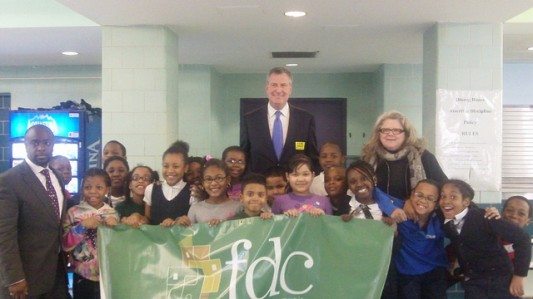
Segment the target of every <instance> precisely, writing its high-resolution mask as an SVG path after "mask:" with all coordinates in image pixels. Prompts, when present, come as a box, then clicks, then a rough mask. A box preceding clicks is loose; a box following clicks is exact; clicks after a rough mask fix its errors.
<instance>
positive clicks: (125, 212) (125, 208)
mask: <svg viewBox="0 0 533 299" xmlns="http://www.w3.org/2000/svg"><path fill="white" fill-rule="evenodd" d="M115 210H116V211H117V213H118V215H119V217H120V218H123V217H129V216H131V214H133V213H139V214H141V215H144V204H140V205H139V204H137V203H135V202H133V200H131V199H127V200H125V201H123V202H121V203H119V204H117V206H116V207H115Z"/></svg>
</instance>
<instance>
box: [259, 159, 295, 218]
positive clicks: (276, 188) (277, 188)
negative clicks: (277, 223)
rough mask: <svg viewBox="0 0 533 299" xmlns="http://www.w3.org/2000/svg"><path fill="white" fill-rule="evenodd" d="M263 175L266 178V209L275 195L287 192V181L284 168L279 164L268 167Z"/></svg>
mask: <svg viewBox="0 0 533 299" xmlns="http://www.w3.org/2000/svg"><path fill="white" fill-rule="evenodd" d="M264 175H265V178H266V190H267V203H268V209H270V208H271V207H272V205H273V204H274V198H275V197H276V196H279V195H283V194H287V189H288V186H289V182H288V181H287V177H286V176H285V170H284V169H283V167H281V166H274V167H270V168H269V169H267V171H266V172H265V173H264Z"/></svg>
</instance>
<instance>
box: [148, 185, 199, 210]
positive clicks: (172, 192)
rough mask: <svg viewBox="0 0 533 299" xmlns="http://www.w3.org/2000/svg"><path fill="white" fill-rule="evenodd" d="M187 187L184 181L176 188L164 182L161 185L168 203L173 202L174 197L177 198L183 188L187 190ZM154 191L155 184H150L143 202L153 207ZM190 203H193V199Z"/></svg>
mask: <svg viewBox="0 0 533 299" xmlns="http://www.w3.org/2000/svg"><path fill="white" fill-rule="evenodd" d="M185 186H187V183H185V182H184V181H183V179H182V180H181V181H179V182H178V183H177V184H176V185H174V186H170V185H169V184H168V183H167V181H163V182H162V183H161V188H162V190H163V195H164V196H165V199H166V200H168V201H171V200H172V199H173V198H174V197H176V196H177V195H178V194H179V193H180V192H181V190H183V188H185ZM153 190H154V184H153V183H152V184H150V185H148V186H146V189H144V199H143V201H144V202H145V203H146V204H147V205H149V206H151V205H152V192H153ZM189 202H193V199H192V198H191V199H190V200H189Z"/></svg>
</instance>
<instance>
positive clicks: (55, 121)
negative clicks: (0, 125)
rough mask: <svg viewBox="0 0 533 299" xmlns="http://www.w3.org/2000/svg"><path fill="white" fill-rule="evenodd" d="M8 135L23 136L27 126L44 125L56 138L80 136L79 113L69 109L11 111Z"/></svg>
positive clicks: (75, 137)
mask: <svg viewBox="0 0 533 299" xmlns="http://www.w3.org/2000/svg"><path fill="white" fill-rule="evenodd" d="M10 123H11V130H10V133H11V134H10V137H11V138H12V139H13V138H24V134H25V133H26V130H28V128H29V127H31V126H34V125H38V124H41V125H45V126H47V127H48V128H50V130H52V132H53V133H54V136H56V137H58V138H73V139H79V138H80V113H79V112H70V111H36V110H28V111H25V110H21V111H12V112H11V115H10Z"/></svg>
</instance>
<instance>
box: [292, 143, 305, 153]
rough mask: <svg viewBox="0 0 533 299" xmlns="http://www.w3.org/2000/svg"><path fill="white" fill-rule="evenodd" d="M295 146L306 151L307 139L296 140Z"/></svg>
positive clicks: (298, 149)
mask: <svg viewBox="0 0 533 299" xmlns="http://www.w3.org/2000/svg"><path fill="white" fill-rule="evenodd" d="M294 148H295V149H296V150H297V151H305V141H295V142H294Z"/></svg>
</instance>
